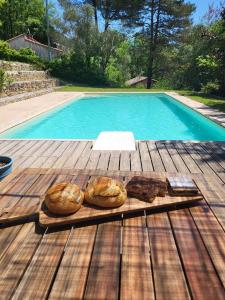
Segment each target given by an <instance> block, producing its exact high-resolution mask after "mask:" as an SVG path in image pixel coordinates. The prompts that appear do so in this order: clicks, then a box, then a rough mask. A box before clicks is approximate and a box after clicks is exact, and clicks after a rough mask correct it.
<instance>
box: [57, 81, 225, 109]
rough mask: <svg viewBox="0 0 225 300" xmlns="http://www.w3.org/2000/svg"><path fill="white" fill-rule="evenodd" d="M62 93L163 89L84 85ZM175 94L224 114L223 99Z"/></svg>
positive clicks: (193, 94)
mask: <svg viewBox="0 0 225 300" xmlns="http://www.w3.org/2000/svg"><path fill="white" fill-rule="evenodd" d="M59 91H63V92H165V91H167V92H168V91H169V90H163V89H151V90H148V89H144V88H108V87H90V86H85V85H73V86H65V87H62V88H61V89H59ZM175 92H176V93H178V94H180V95H183V96H187V97H189V98H191V99H193V100H196V101H198V102H201V103H204V104H206V105H208V106H210V107H212V108H216V109H219V110H220V111H223V112H225V98H221V97H216V96H212V95H203V94H200V93H197V92H192V91H175Z"/></svg>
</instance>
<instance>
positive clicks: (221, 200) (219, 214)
mask: <svg viewBox="0 0 225 300" xmlns="http://www.w3.org/2000/svg"><path fill="white" fill-rule="evenodd" d="M196 182H197V185H198V187H199V188H200V189H201V190H202V192H203V194H204V198H205V200H206V201H207V203H208V205H209V207H210V208H211V210H212V211H213V213H214V215H215V217H216V218H217V219H218V221H219V222H220V224H221V226H222V227H223V228H224V230H225V192H224V187H223V186H221V184H219V183H218V182H217V181H216V180H215V179H214V178H212V177H211V176H207V179H206V180H204V179H201V180H197V181H196ZM205 218H206V216H205ZM206 220H207V218H206Z"/></svg>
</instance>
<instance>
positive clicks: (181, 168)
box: [164, 142, 190, 173]
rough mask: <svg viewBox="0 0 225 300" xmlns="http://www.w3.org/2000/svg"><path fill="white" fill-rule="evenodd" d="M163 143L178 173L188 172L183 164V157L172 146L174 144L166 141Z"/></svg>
mask: <svg viewBox="0 0 225 300" xmlns="http://www.w3.org/2000/svg"><path fill="white" fill-rule="evenodd" d="M164 145H165V147H166V149H167V151H168V152H169V154H170V156H171V159H172V161H173V163H174V165H175V167H176V169H177V171H178V172H180V173H190V171H189V169H188V167H187V166H186V165H185V163H184V161H183V159H182V158H181V156H180V155H179V154H178V152H177V150H176V148H175V147H174V144H173V143H172V142H166V143H165V144H164Z"/></svg>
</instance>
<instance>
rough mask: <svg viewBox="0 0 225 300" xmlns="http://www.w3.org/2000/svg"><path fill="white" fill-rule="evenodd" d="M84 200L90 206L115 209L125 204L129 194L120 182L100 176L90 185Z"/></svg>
mask: <svg viewBox="0 0 225 300" xmlns="http://www.w3.org/2000/svg"><path fill="white" fill-rule="evenodd" d="M84 199H85V201H86V202H87V203H89V204H94V205H97V206H100V207H111V208H113V207H119V206H121V205H123V204H124V202H125V200H126V199H127V192H126V189H125V187H124V185H123V184H122V183H121V182H120V181H118V180H115V179H112V178H109V177H103V176H100V177H97V178H95V179H94V180H93V181H91V182H90V183H89V185H88V187H87V189H86V191H85V193H84Z"/></svg>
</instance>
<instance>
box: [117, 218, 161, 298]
mask: <svg viewBox="0 0 225 300" xmlns="http://www.w3.org/2000/svg"><path fill="white" fill-rule="evenodd" d="M122 241H123V243H122V262H121V287H120V299H146V300H147V299H155V295H154V286H153V278H152V271H151V262H150V248H149V241H148V232H147V228H146V220H145V218H144V217H137V218H131V219H124V221H123V234H122Z"/></svg>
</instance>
